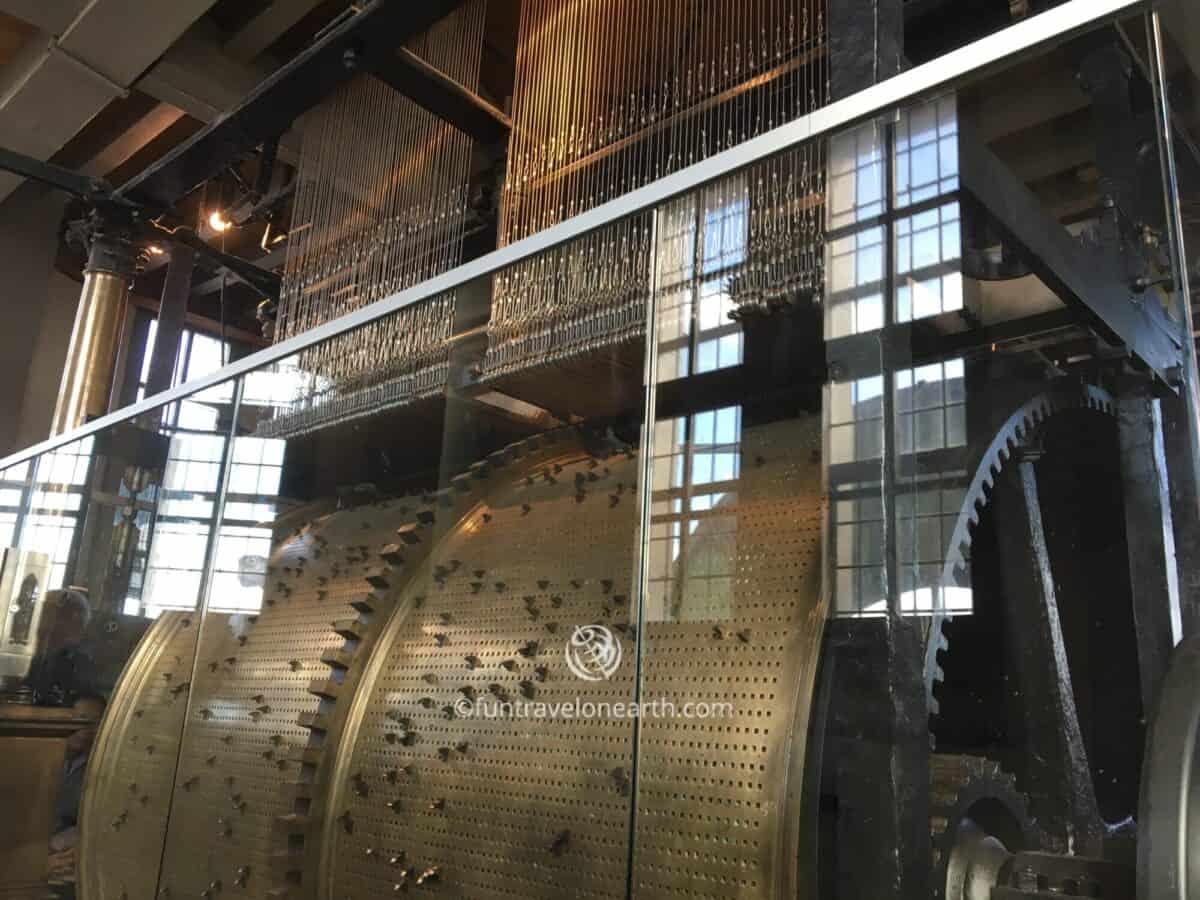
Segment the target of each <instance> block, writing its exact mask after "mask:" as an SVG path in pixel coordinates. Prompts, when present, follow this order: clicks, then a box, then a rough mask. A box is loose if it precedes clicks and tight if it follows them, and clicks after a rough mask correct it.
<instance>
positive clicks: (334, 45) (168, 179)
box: [118, 0, 462, 207]
mask: <svg viewBox="0 0 1200 900" xmlns="http://www.w3.org/2000/svg"><path fill="white" fill-rule="evenodd" d="M461 3H462V0H428V2H425V3H420V4H412V3H409V2H408V0H372V2H371V3H369V4H368V5H367V6H366V7H365V8H364V9H363V10H362V11H361V12H359V13H358V14H357V15H354V16H351V17H350V18H349V19H347V20H346V21H345V22H343V23H342V24H341V25H339V26H338V27H336V28H334V29H333V30H331V31H330V32H329V33H328V34H326V36H325V37H324V38H322V39H321V40H320V41H318V42H317V43H315V44H313V45H312V46H311V47H309V48H308V49H307V50H305V51H303V52H302V53H300V54H299V55H298V56H297V57H296V58H295V59H293V60H292V61H291V62H290V63H288V64H287V65H286V66H284V67H283V68H282V69H280V70H279V71H277V72H276V73H275V74H274V75H272V76H271V77H270V78H268V79H267V80H266V81H264V82H263V83H262V84H260V85H259V86H258V87H257V88H255V89H254V90H253V91H251V92H250V94H249V96H247V97H246V99H245V100H243V101H242V103H241V104H239V105H238V106H237V107H236V108H235V109H233V110H232V111H230V112H229V113H227V114H226V115H224V116H222V117H221V118H218V119H217V120H216V121H214V122H213V123H212V124H210V125H209V126H208V127H207V128H205V129H204V130H203V131H200V132H199V133H198V134H196V136H195V137H193V138H192V139H191V140H189V141H187V142H186V143H184V144H182V145H180V146H179V147H177V148H175V150H173V151H172V152H171V153H169V154H168V155H167V156H166V157H165V158H163V159H162V160H160V161H159V162H157V163H155V164H154V165H153V166H151V167H150V168H149V169H147V170H146V171H145V172H143V173H142V174H141V175H139V176H138V177H137V178H135V179H133V180H132V181H130V182H129V183H128V184H126V185H124V186H123V187H122V188H121V189H120V191H119V192H118V193H119V194H121V195H123V196H127V197H130V198H132V199H137V200H139V201H141V202H143V203H148V204H152V205H157V206H161V207H170V206H172V205H174V204H175V202H176V201H178V200H179V198H180V197H183V196H185V195H186V194H188V193H189V192H190V191H191V190H192V189H193V188H195V187H196V186H198V185H200V184H202V183H203V182H205V181H207V180H208V179H210V178H212V177H213V176H215V175H217V174H218V173H219V172H221V171H222V170H223V169H225V168H226V167H227V166H228V165H229V164H230V163H231V162H233V161H234V160H237V159H240V158H242V157H244V156H245V155H246V154H249V153H251V152H252V151H253V150H254V148H255V147H257V146H258V145H259V144H261V143H262V142H263V141H265V140H267V139H268V138H273V137H277V136H278V135H280V134H282V133H283V132H284V131H286V130H287V128H288V127H289V126H290V125H291V124H292V122H293V121H294V120H295V119H296V117H297V116H299V115H300V114H301V113H303V112H304V111H305V110H307V109H309V108H311V107H312V106H314V105H315V104H316V103H318V102H319V101H320V100H322V99H323V98H324V97H327V96H328V95H329V94H331V93H333V91H334V90H336V89H337V88H338V86H340V85H341V84H344V83H345V82H346V81H348V80H350V79H351V78H353V77H354V76H355V75H356V74H358V73H360V72H369V71H374V70H375V69H378V68H379V67H380V66H381V65H383V64H385V63H388V62H390V61H391V59H392V57H393V56H394V55H395V52H396V48H397V47H398V46H399V45H401V44H403V43H404V42H405V41H406V40H407V39H408V38H410V37H413V36H414V35H417V34H420V33H421V32H423V31H426V30H427V29H428V28H429V27H430V26H431V25H433V24H434V23H435V22H437V21H438V20H440V19H442V18H444V17H445V16H446V15H448V14H449V13H450V12H452V11H453V10H454V9H455V8H457V7H458V6H460V5H461Z"/></svg>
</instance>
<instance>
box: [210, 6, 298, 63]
mask: <svg viewBox="0 0 1200 900" xmlns="http://www.w3.org/2000/svg"><path fill="white" fill-rule="evenodd" d="M320 5H321V0H272V3H271V4H270V5H269V6H267V8H266V9H264V10H263V11H262V12H260V13H259V14H258V15H257V16H255V17H254V18H253V19H251V20H250V21H249V22H247V23H246V26H245V27H244V28H242V30H241V31H239V32H238V33H237V34H235V35H234V36H233V37H232V38H230V39H229V42H228V43H226V44H225V50H226V52H228V53H229V55H230V56H232V57H233V58H234V59H237V60H241V61H242V62H249V61H250V60H252V59H254V57H256V56H258V54H260V53H262V52H263V51H264V50H266V49H267V48H268V47H270V46H271V45H272V44H273V43H275V42H276V41H277V40H279V39H280V38H281V37H283V35H284V34H286V33H287V31H288V29H290V28H291V27H292V26H293V25H295V24H296V23H297V22H299V21H300V20H301V19H303V18H304V17H305V16H306V15H308V14H309V13H310V12H312V11H313V10H314V9H316V8H317V7H318V6H320Z"/></svg>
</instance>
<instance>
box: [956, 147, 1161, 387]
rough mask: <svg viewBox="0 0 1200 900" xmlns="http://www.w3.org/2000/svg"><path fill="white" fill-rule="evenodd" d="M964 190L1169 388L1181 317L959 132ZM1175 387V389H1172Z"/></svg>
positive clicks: (1033, 263) (1038, 269)
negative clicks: (1139, 289) (1175, 317)
mask: <svg viewBox="0 0 1200 900" xmlns="http://www.w3.org/2000/svg"><path fill="white" fill-rule="evenodd" d="M959 171H960V173H961V178H962V189H963V191H964V193H966V194H968V195H969V196H970V197H972V198H973V199H974V200H975V201H976V202H977V203H978V204H979V205H980V206H981V207H982V208H983V209H984V210H985V211H986V212H987V214H988V215H989V216H990V217H991V219H992V222H993V224H994V225H995V226H996V229H997V230H998V232H999V233H1000V234H1001V236H1002V238H1003V239H1004V241H1005V242H1006V243H1010V244H1011V245H1012V246H1013V247H1014V248H1015V249H1016V251H1017V253H1018V254H1019V255H1020V256H1021V257H1022V258H1023V259H1024V260H1025V262H1026V263H1027V264H1028V265H1029V267H1030V268H1031V269H1032V270H1033V272H1034V273H1035V274H1036V275H1037V276H1038V277H1039V278H1041V280H1042V281H1043V282H1045V284H1046V286H1047V287H1049V288H1050V289H1051V290H1052V291H1054V292H1055V293H1056V294H1058V296H1059V297H1060V298H1062V300H1063V301H1064V302H1065V303H1067V304H1068V305H1070V306H1072V307H1074V308H1076V309H1078V310H1080V311H1081V312H1083V313H1084V314H1085V316H1086V317H1087V319H1088V322H1089V324H1090V325H1092V327H1093V328H1095V329H1096V330H1097V331H1098V332H1099V333H1100V334H1101V335H1102V336H1103V337H1104V338H1105V339H1106V340H1109V341H1111V342H1113V343H1116V344H1120V345H1122V346H1124V347H1125V349H1126V350H1127V351H1128V352H1129V353H1130V355H1132V356H1133V357H1134V358H1135V359H1136V360H1137V361H1139V362H1140V363H1141V364H1142V365H1144V366H1145V367H1146V368H1147V369H1149V370H1150V371H1151V372H1153V373H1154V375H1155V376H1156V377H1157V378H1158V380H1159V381H1160V382H1161V383H1162V384H1164V385H1167V386H1168V387H1171V382H1170V380H1169V379H1168V373H1169V372H1170V371H1171V370H1172V369H1173V368H1174V367H1176V366H1179V365H1180V364H1181V363H1182V361H1183V344H1182V338H1181V334H1180V327H1179V323H1178V322H1176V321H1174V320H1173V319H1172V318H1171V317H1170V316H1169V315H1168V314H1167V313H1166V311H1165V310H1163V309H1162V308H1161V307H1160V306H1159V305H1158V304H1157V303H1155V302H1154V301H1153V299H1152V295H1151V294H1149V293H1146V294H1137V293H1136V292H1135V291H1134V290H1133V288H1132V286H1130V285H1128V284H1126V278H1125V276H1124V269H1123V266H1122V265H1121V262H1120V260H1119V259H1113V258H1111V255H1110V254H1106V253H1104V252H1103V251H1101V250H1100V249H1099V248H1093V247H1088V246H1085V245H1084V244H1082V243H1080V242H1079V241H1078V240H1077V239H1076V238H1074V237H1072V235H1071V234H1070V233H1069V232H1068V231H1067V230H1066V229H1065V228H1063V226H1062V225H1061V224H1060V223H1059V222H1057V221H1056V220H1055V219H1053V218H1052V217H1051V216H1050V215H1049V214H1048V213H1047V212H1046V211H1045V210H1044V209H1043V208H1042V205H1041V203H1040V202H1039V201H1038V199H1037V197H1036V196H1034V194H1033V192H1032V191H1031V190H1029V188H1027V187H1026V186H1025V184H1024V183H1022V182H1021V180H1020V179H1018V178H1017V177H1016V176H1015V175H1013V174H1012V172H1010V171H1009V169H1008V167H1007V166H1005V165H1004V164H1003V163H1002V162H1001V161H1000V160H999V159H998V158H997V157H996V155H995V154H994V153H992V152H991V151H990V150H988V149H987V148H986V147H984V146H983V145H982V144H981V143H979V142H978V141H977V140H976V139H974V137H973V136H972V135H970V134H969V133H968V132H966V131H965V130H962V131H960V134H959ZM1171 389H1172V390H1174V389H1175V388H1174V387H1171Z"/></svg>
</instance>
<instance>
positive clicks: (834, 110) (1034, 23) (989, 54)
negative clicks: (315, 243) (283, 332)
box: [0, 0, 1146, 469]
mask: <svg viewBox="0 0 1200 900" xmlns="http://www.w3.org/2000/svg"><path fill="white" fill-rule="evenodd" d="M1145 5H1146V0H1067V2H1066V3H1063V4H1062V5H1061V6H1057V7H1054V8H1053V9H1049V10H1047V11H1046V12H1043V13H1039V14H1038V15H1036V16H1032V17H1030V18H1028V19H1025V20H1024V21H1022V22H1019V23H1017V24H1015V25H1011V26H1009V27H1007V28H1005V29H1003V30H1001V31H999V32H997V33H995V34H992V35H989V36H988V37H985V38H981V39H980V40H978V41H975V42H973V43H971V44H968V45H966V46H964V47H961V48H959V49H958V50H954V51H952V52H950V53H947V54H945V55H944V56H941V57H939V58H938V59H936V60H933V61H932V62H928V63H925V64H923V65H920V66H915V67H914V68H912V69H909V70H908V71H907V72H902V73H901V74H899V75H896V76H894V77H893V78H889V79H887V80H886V81H883V82H880V83H879V84H876V85H874V86H873V87H870V88H867V89H866V90H863V91H860V92H858V93H857V94H853V95H851V96H849V97H847V98H845V99H843V100H839V101H836V102H834V103H831V104H829V105H828V106H825V107H823V108H822V109H819V110H817V111H815V112H812V113H809V114H808V115H806V116H802V117H800V118H798V119H795V120H794V121H792V122H789V123H788V124H786V125H782V126H779V127H778V128H775V129H774V130H771V131H768V132H766V133H764V134H762V135H759V136H758V137H756V138H752V139H750V140H747V141H746V142H745V143H742V144H738V145H737V146H735V147H732V148H730V149H728V150H724V151H722V152H720V153H717V154H714V155H713V156H710V157H708V158H707V159H703V160H701V161H700V162H697V163H695V164H693V165H690V166H688V167H687V168H685V169H682V170H680V171H678V172H675V173H674V174H671V175H667V176H665V177H663V178H660V179H658V180H656V181H654V182H651V183H650V184H647V185H645V186H643V187H640V188H637V189H635V190H633V191H630V192H629V193H627V194H625V195H624V196H621V197H618V198H616V199H613V200H609V201H608V202H606V203H603V204H601V205H600V206H597V207H595V208H593V209H591V210H588V211H587V212H584V213H580V214H579V215H577V216H574V217H573V218H570V219H568V220H566V221H564V222H560V223H559V224H557V225H554V226H551V227H550V228H546V229H544V230H543V231H540V232H537V233H535V234H531V235H530V236H529V237H527V238H524V239H522V240H519V241H516V242H514V243H512V244H509V245H507V246H505V247H502V248H500V249H498V250H495V251H493V252H492V253H488V254H486V255H484V256H481V257H479V258H478V259H475V260H472V261H471V262H468V263H465V264H463V265H460V266H458V267H456V268H454V269H451V270H450V271H448V272H445V273H443V274H441V275H438V276H435V277H433V278H430V279H428V280H426V281H424V282H422V283H421V284H418V285H415V286H413V287H410V288H407V289H404V290H401V291H398V292H397V293H395V294H393V295H392V296H390V297H387V298H385V299H383V300H379V301H377V302H376V303H373V304H371V305H370V306H365V307H362V308H361V309H358V310H355V311H354V312H352V313H349V314H348V315H345V316H342V317H341V318H338V319H335V320H332V321H330V322H326V323H324V324H323V325H320V326H318V327H316V328H313V329H312V330H311V331H308V332H305V333H304V334H300V335H297V336H295V337H293V338H290V339H288V340H286V341H281V342H280V343H278V344H275V345H274V346H273V347H270V348H269V349H266V350H261V351H259V352H258V353H254V354H252V355H250V356H247V357H244V358H243V359H241V360H238V361H237V362H235V363H231V364H229V365H227V366H225V367H223V368H222V369H220V370H218V371H216V372H213V373H212V374H210V375H208V376H205V377H203V378H200V379H197V380H196V381H194V382H191V383H189V384H185V385H180V386H179V387H178V388H175V389H173V390H171V391H167V392H165V393H163V394H161V395H158V396H155V397H150V398H147V399H146V400H144V401H142V402H141V403H138V404H135V405H134V406H131V407H128V408H127V409H126V410H124V411H122V413H121V414H119V415H115V414H114V415H109V416H104V417H102V418H100V419H97V420H96V421H94V422H91V423H89V424H87V425H85V426H83V427H82V428H77V429H75V430H74V431H71V432H70V433H67V434H63V435H59V436H57V437H54V438H51V439H49V440H46V441H42V442H41V443H39V444H35V445H33V446H32V447H27V448H26V449H25V450H22V451H20V452H18V453H15V454H12V455H10V456H8V457H5V458H4V459H2V460H0V469H3V468H7V467H8V466H11V465H15V464H17V463H20V462H23V461H25V460H27V459H30V458H32V457H34V456H36V455H38V454H39V453H44V452H46V451H47V450H52V449H54V448H55V447H59V446H61V445H63V444H67V443H70V442H71V441H74V440H78V439H80V438H82V437H85V436H87V435H89V434H94V433H96V432H97V431H100V430H102V429H104V428H106V427H108V426H110V425H112V424H115V423H116V422H119V421H122V420H124V419H128V418H133V417H135V416H138V415H142V414H144V413H147V412H149V411H151V410H153V409H156V408H157V407H159V406H161V405H163V404H165V403H170V402H174V401H177V400H180V399H182V398H184V397H188V396H191V395H192V394H194V393H198V392H200V391H203V390H207V389H208V388H210V387H212V386H214V385H217V384H222V383H224V382H226V381H229V380H230V379H233V378H236V377H238V376H240V375H243V374H245V373H247V372H251V371H253V370H255V369H258V368H261V367H263V366H267V365H270V364H271V363H274V362H278V361H279V360H282V359H285V358H287V357H289V356H292V355H293V354H295V353H297V352H299V351H301V350H304V349H306V348H308V347H312V346H314V345H316V344H319V343H321V342H323V341H326V340H328V339H329V338H331V337H334V336H336V335H339V334H344V333H346V332H349V331H352V330H354V329H356V328H360V327H362V326H363V325H366V324H368V323H370V322H373V321H375V320H377V319H381V318H384V317H386V316H388V315H390V314H392V313H394V312H395V311H396V310H398V309H403V308H404V307H407V306H411V305H413V304H414V303H418V302H420V301H422V300H425V299H427V298H429V297H435V296H437V295H439V294H443V293H446V292H448V291H452V290H454V289H455V288H457V287H459V286H461V285H464V284H466V283H468V282H470V281H474V280H475V279H477V278H483V277H485V276H488V275H491V274H492V273H494V272H497V271H499V270H501V269H505V268H508V267H510V266H512V265H514V264H515V263H518V262H521V261H523V260H527V259H530V258H532V257H534V256H537V255H538V254H541V253H545V252H546V251H547V250H551V249H554V248H555V247H559V246H561V245H562V244H564V243H567V242H568V241H571V240H574V239H576V238H579V237H581V236H583V235H586V234H589V233H590V232H593V231H596V230H598V229H600V228H602V227H604V226H606V225H610V224H613V223H615V222H619V221H620V220H621V219H624V218H626V217H628V216H631V215H634V214H636V213H639V212H644V211H646V210H648V209H652V208H654V207H656V206H659V205H661V204H662V203H664V202H666V201H667V200H669V199H671V198H673V197H677V196H679V195H681V194H685V193H688V192H691V191H694V190H696V189H697V188H699V187H703V186H704V185H705V184H707V183H708V182H711V181H714V180H716V179H717V178H720V177H722V176H724V175H728V174H731V173H733V172H736V171H738V170H740V169H744V168H746V167H747V166H750V165H753V164H754V163H756V162H760V161H763V160H766V159H768V158H770V157H772V156H774V155H776V154H778V153H780V152H781V151H783V150H786V149H789V148H791V147H795V146H798V145H800V144H802V143H804V142H805V141H809V140H812V139H814V138H817V137H824V136H827V135H830V134H832V133H833V132H835V131H838V130H841V129H843V128H846V127H848V126H850V125H853V124H855V123H856V122H859V121H862V120H864V119H867V118H870V117H872V116H874V115H877V114H878V113H880V112H884V111H886V110H889V109H891V108H893V107H895V106H898V105H901V104H903V103H905V102H906V101H911V100H912V99H913V98H915V97H917V96H919V95H922V94H926V93H928V92H932V91H935V90H937V89H939V88H943V87H946V86H948V85H950V84H954V83H958V82H960V81H961V80H964V79H967V78H977V77H980V76H982V75H985V74H987V73H988V72H991V71H993V70H994V69H995V68H996V67H997V66H998V65H1000V64H1002V63H1005V62H1012V61H1015V57H1016V55H1017V54H1026V53H1035V52H1037V51H1040V50H1046V49H1049V48H1050V47H1053V46H1055V45H1057V44H1059V43H1061V42H1063V41H1065V40H1067V39H1068V38H1070V37H1072V36H1074V35H1076V34H1078V33H1080V32H1081V31H1085V30H1087V29H1089V28H1093V27H1095V26H1098V25H1101V24H1104V23H1106V22H1110V21H1112V20H1113V19H1115V18H1117V17H1119V16H1122V15H1127V14H1129V13H1130V12H1133V11H1136V10H1138V9H1142V8H1144V7H1145Z"/></svg>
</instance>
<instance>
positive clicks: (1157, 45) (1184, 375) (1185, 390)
mask: <svg viewBox="0 0 1200 900" xmlns="http://www.w3.org/2000/svg"><path fill="white" fill-rule="evenodd" d="M1146 38H1147V40H1148V41H1149V50H1150V67H1151V74H1152V76H1153V77H1152V78H1151V86H1152V87H1153V91H1154V112H1155V115H1156V117H1157V120H1158V121H1157V123H1156V124H1157V125H1158V127H1157V129H1156V131H1157V133H1158V144H1159V147H1158V149H1159V162H1160V164H1161V167H1162V179H1163V201H1164V203H1165V205H1166V209H1165V210H1163V212H1164V213H1165V215H1166V219H1167V231H1168V234H1169V235H1170V239H1171V251H1172V252H1171V261H1172V263H1173V264H1174V272H1173V273H1172V274H1173V275H1174V276H1175V296H1176V297H1178V298H1179V315H1180V319H1181V326H1182V327H1181V331H1182V332H1183V333H1182V335H1181V339H1182V341H1183V360H1184V363H1183V364H1184V369H1185V371H1183V372H1181V373H1180V389H1181V392H1182V395H1183V397H1184V399H1185V400H1186V409H1187V422H1188V441H1189V444H1190V447H1189V450H1190V451H1191V453H1190V456H1191V463H1192V466H1191V471H1190V472H1188V473H1187V477H1189V478H1190V479H1191V481H1192V484H1194V485H1200V383H1198V382H1200V371H1198V370H1197V360H1196V340H1195V334H1196V324H1195V322H1194V321H1193V314H1192V288H1191V283H1190V280H1189V279H1190V271H1189V267H1188V259H1187V247H1186V245H1185V234H1184V227H1183V214H1182V212H1181V210H1180V205H1179V176H1178V169H1177V168H1176V165H1175V139H1174V128H1173V121H1172V118H1171V104H1170V100H1169V99H1168V93H1167V91H1168V87H1169V85H1168V84H1167V73H1166V64H1165V61H1164V59H1163V52H1162V48H1163V33H1162V20H1161V19H1160V17H1159V14H1158V11H1157V10H1153V11H1151V12H1150V13H1149V14H1148V15H1147V17H1146ZM1180 474H1181V475H1182V473H1180ZM1193 511H1194V510H1193Z"/></svg>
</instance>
